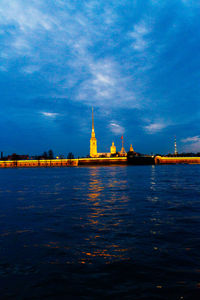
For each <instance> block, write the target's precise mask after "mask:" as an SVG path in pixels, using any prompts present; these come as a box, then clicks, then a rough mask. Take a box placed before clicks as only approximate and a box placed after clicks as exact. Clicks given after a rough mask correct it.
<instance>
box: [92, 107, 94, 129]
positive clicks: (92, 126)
mask: <svg viewBox="0 0 200 300" xmlns="http://www.w3.org/2000/svg"><path fill="white" fill-rule="evenodd" d="M92 131H94V115H93V107H92Z"/></svg>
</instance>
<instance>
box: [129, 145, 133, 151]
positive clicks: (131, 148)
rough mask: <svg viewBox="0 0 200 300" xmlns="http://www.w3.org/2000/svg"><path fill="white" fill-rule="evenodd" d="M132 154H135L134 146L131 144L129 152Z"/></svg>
mask: <svg viewBox="0 0 200 300" xmlns="http://www.w3.org/2000/svg"><path fill="white" fill-rule="evenodd" d="M129 151H130V152H134V149H133V146H132V144H131V146H130V150H129Z"/></svg>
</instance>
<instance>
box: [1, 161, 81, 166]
mask: <svg viewBox="0 0 200 300" xmlns="http://www.w3.org/2000/svg"><path fill="white" fill-rule="evenodd" d="M77 165H78V159H48V160H15V161H14V160H10V161H0V168H16V167H19V168H20V167H21V168H29V167H31V168H34V167H69V166H77Z"/></svg>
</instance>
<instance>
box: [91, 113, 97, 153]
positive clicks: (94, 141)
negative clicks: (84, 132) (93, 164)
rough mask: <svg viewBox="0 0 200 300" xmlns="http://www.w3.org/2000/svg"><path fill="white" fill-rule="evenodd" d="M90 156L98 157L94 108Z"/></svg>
mask: <svg viewBox="0 0 200 300" xmlns="http://www.w3.org/2000/svg"><path fill="white" fill-rule="evenodd" d="M90 156H91V157H97V156H98V155H97V139H96V138H95V132H94V114H93V108H92V134H91V139H90Z"/></svg>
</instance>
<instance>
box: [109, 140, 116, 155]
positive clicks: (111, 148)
mask: <svg viewBox="0 0 200 300" xmlns="http://www.w3.org/2000/svg"><path fill="white" fill-rule="evenodd" d="M110 154H116V146H115V144H114V142H112V146H111V147H110Z"/></svg>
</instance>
